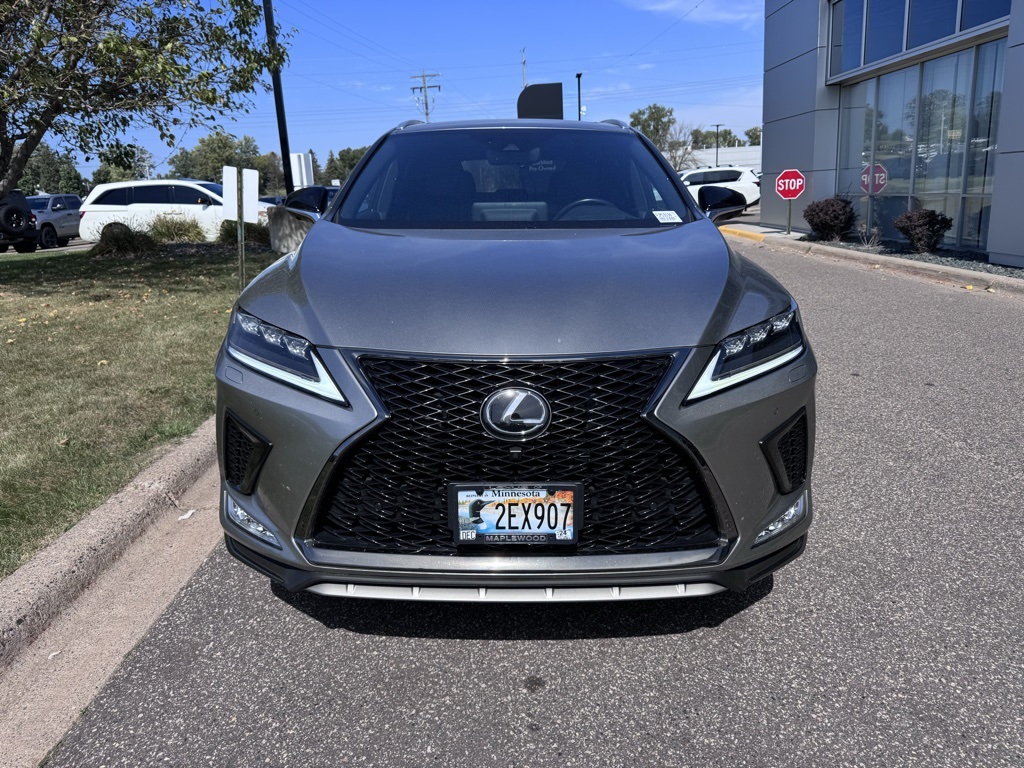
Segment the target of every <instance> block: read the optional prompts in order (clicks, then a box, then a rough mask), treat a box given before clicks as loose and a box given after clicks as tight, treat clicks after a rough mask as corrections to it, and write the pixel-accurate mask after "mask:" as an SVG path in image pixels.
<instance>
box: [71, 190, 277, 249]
mask: <svg viewBox="0 0 1024 768" xmlns="http://www.w3.org/2000/svg"><path fill="white" fill-rule="evenodd" d="M223 194H224V191H223V188H222V187H221V185H220V184H215V183H213V182H210V181H192V180H186V179H153V180H152V181H118V182H113V183H111V184H97V185H96V186H95V187H94V188H93V190H92V192H90V193H89V196H88V197H87V198H85V202H84V203H83V204H82V210H81V214H82V217H81V221H80V223H79V231H80V233H81V237H82V239H83V240H90V241H93V242H95V241H97V240H99V239H100V235H101V234H102V232H103V230H104V229H105V228H106V227H109V226H110V225H111V224H114V225H127V226H130V227H132V228H133V229H142V230H145V229H148V228H149V227H150V225H151V224H152V223H153V220H154V219H156V218H157V217H158V216H170V217H175V218H182V219H193V220H194V221H196V223H198V224H199V226H200V227H202V230H203V232H204V233H205V235H206V239H207V240H216V239H217V235H218V234H219V233H220V225H221V223H222V222H223V221H224V197H223ZM259 206H260V207H259V216H260V219H261V220H264V221H265V220H266V215H267V208H269V207H270V206H269V205H267V204H266V203H259Z"/></svg>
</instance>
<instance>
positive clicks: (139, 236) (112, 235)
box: [89, 224, 160, 258]
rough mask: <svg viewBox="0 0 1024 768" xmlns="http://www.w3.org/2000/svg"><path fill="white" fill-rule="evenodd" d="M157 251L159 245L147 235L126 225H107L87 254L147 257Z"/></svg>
mask: <svg viewBox="0 0 1024 768" xmlns="http://www.w3.org/2000/svg"><path fill="white" fill-rule="evenodd" d="M158 250H160V246H159V244H158V243H157V242H156V240H154V239H153V238H152V237H150V236H149V234H148V233H146V232H143V231H141V230H138V229H133V228H132V227H130V226H128V225H127V224H107V226H105V227H104V228H103V231H102V232H101V233H100V239H99V242H98V243H96V245H94V246H93V247H92V250H90V251H89V253H90V255H92V256H103V257H107V258H125V257H130V256H148V255H150V254H152V253H154V252H155V251H158Z"/></svg>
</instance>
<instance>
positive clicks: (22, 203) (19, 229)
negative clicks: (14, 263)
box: [0, 189, 38, 253]
mask: <svg viewBox="0 0 1024 768" xmlns="http://www.w3.org/2000/svg"><path fill="white" fill-rule="evenodd" d="M35 218H36V217H35V214H33V213H32V208H31V207H30V206H29V204H28V200H26V199H25V195H23V194H22V193H21V190H18V189H15V190H12V191H10V192H8V193H7V194H6V195H4V196H3V197H0V253H2V252H3V251H6V250H7V246H9V245H13V246H14V250H16V251H17V252H18V253H32V252H33V251H35V249H36V238H37V237H38V233H37V232H36V222H35Z"/></svg>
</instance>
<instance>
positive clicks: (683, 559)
mask: <svg viewBox="0 0 1024 768" xmlns="http://www.w3.org/2000/svg"><path fill="white" fill-rule="evenodd" d="M700 197H701V201H700V206H699V207H698V205H696V204H695V202H694V200H693V199H692V198H691V197H690V195H689V194H688V193H687V192H686V189H685V187H684V186H683V185H682V182H681V181H680V179H679V177H678V175H677V174H676V173H675V172H674V171H673V169H672V167H671V166H670V165H669V164H668V163H667V162H666V161H665V159H664V158H663V157H662V156H661V155H660V154H659V153H658V152H657V150H656V149H655V148H654V146H653V145H652V144H651V143H650V142H649V141H648V140H647V139H645V138H644V137H643V136H642V135H640V134H639V133H638V132H636V131H634V130H633V129H631V128H630V127H629V126H627V125H625V124H624V123H619V122H617V121H616V122H606V123H579V122H563V121H546V120H529V121H517V120H509V121H485V122H466V123H435V124H429V125H427V124H421V123H409V124H403V125H402V126H399V127H398V128H397V129H395V130H393V131H391V132H390V133H388V134H387V135H386V136H384V137H383V138H382V139H380V140H379V141H378V142H377V143H376V144H375V145H374V146H373V147H372V148H371V150H370V151H369V152H368V153H367V155H366V157H365V158H364V159H363V160H362V162H361V163H360V165H359V166H357V168H356V169H355V171H354V174H353V177H352V178H351V179H350V180H349V182H348V183H347V184H346V186H345V187H344V189H343V190H342V192H341V193H340V194H339V195H338V196H337V197H336V199H335V200H334V203H333V204H332V205H331V207H330V208H329V209H328V210H327V211H326V212H325V213H324V215H323V217H322V218H321V219H320V220H319V221H318V222H317V223H316V224H314V225H313V227H312V229H311V230H310V232H309V234H308V235H307V237H306V239H305V240H304V242H303V243H302V246H301V248H300V249H299V251H298V252H297V253H292V254H289V255H287V256H285V257H284V258H282V259H280V260H279V261H278V262H276V263H275V264H274V265H273V266H271V267H270V268H269V269H267V270H266V271H265V272H263V273H262V274H261V275H260V276H259V277H258V278H257V279H256V280H254V281H253V283H252V284H251V285H249V287H248V288H247V289H246V290H245V291H244V292H243V293H242V295H241V296H240V297H239V299H238V302H237V304H236V305H235V307H234V311H233V314H232V316H231V320H230V324H229V328H228V332H227V337H226V339H225V341H224V344H223V347H222V348H221V351H220V354H219V356H218V359H217V364H216V377H217V388H218V389H217V393H218V397H217V437H218V447H219V457H220V466H221V518H222V523H223V526H224V529H225V531H226V534H227V536H226V542H227V547H228V549H229V550H230V551H231V552H232V553H233V554H234V555H235V556H236V557H237V558H239V559H240V560H242V561H243V562H245V563H247V564H249V565H250V566H252V567H253V568H255V569H256V570H258V571H260V572H262V573H264V574H266V575H268V576H269V577H270V578H271V579H273V580H275V581H277V582H280V583H282V584H283V585H284V587H286V588H287V589H290V590H310V591H312V592H315V593H319V594H323V595H337V596H348V597H372V598H398V599H408V600H465V601H536V602H552V601H586V600H624V599H625V600H628V599H645V598H661V597H679V596H694V595H709V594H713V593H716V592H720V591H723V590H726V589H732V590H744V589H746V588H747V587H748V586H749V585H750V584H752V583H753V582H755V581H757V580H758V579H761V578H762V577H764V576H766V575H768V574H770V573H772V572H773V571H775V570H777V569H778V568H780V567H781V566H783V565H784V564H785V563H787V562H789V561H791V560H792V559H794V558H795V557H797V556H798V555H799V554H800V553H801V552H802V551H803V549H804V544H805V539H806V535H807V530H808V528H809V526H810V522H811V489H810V481H809V478H810V473H811V464H812V455H813V445H814V382H815V374H816V364H815V360H814V356H813V354H812V352H811V348H810V345H809V343H808V341H807V337H806V335H805V333H804V327H803V321H802V319H801V317H800V312H799V310H798V308H797V306H796V303H795V302H794V301H793V299H792V297H791V296H790V295H789V294H788V293H787V292H786V290H785V289H784V288H783V287H782V286H780V285H779V283H778V282H776V280H775V279H774V278H772V277H771V276H770V275H769V274H767V273H766V272H765V271H764V270H762V269H760V268H759V267H757V266H756V265H754V264H752V263H750V262H748V261H747V260H745V259H744V258H742V257H740V256H739V255H737V254H735V253H734V252H732V251H731V250H730V249H729V246H728V245H727V244H726V242H725V240H724V239H723V237H722V236H721V234H720V233H719V232H718V231H717V229H716V227H715V225H714V223H713V219H714V218H715V217H718V216H720V215H726V214H729V213H732V212H735V211H736V210H737V208H742V206H743V204H744V201H743V200H742V199H738V197H737V195H736V194H735V193H734V192H731V191H729V190H722V189H715V188H708V189H706V190H704V191H702V193H701V195H700Z"/></svg>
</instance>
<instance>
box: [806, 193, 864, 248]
mask: <svg viewBox="0 0 1024 768" xmlns="http://www.w3.org/2000/svg"><path fill="white" fill-rule="evenodd" d="M804 219H805V220H806V221H807V223H808V224H810V226H811V229H812V230H813V231H814V234H815V236H816V237H818V239H820V240H839V239H841V238H842V236H843V235H845V234H846V233H847V232H849V231H850V230H851V229H853V223H854V222H855V221H856V220H857V214H856V213H854V211H853V204H852V203H851V202H850V201H849V200H846V199H845V198H842V197H829V198H827V199H825V200H817V201H815V202H813V203H811V204H810V205H808V206H807V207H806V208H804Z"/></svg>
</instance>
